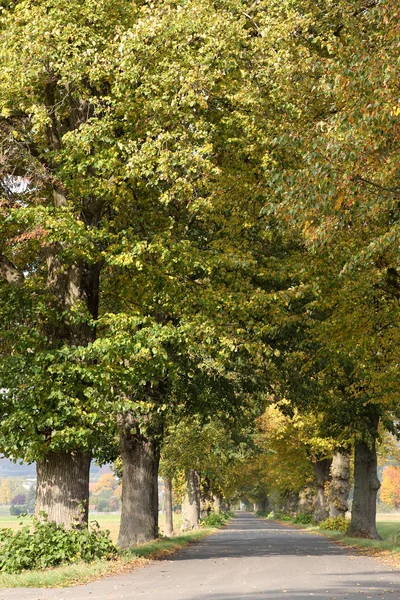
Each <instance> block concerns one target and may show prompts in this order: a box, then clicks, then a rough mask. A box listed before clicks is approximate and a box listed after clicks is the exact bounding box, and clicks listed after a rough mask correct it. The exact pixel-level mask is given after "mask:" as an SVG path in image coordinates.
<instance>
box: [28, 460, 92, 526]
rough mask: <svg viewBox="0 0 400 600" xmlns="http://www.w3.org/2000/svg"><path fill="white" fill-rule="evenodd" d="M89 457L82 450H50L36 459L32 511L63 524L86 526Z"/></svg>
mask: <svg viewBox="0 0 400 600" xmlns="http://www.w3.org/2000/svg"><path fill="white" fill-rule="evenodd" d="M90 461H91V457H90V454H85V453H84V452H71V453H56V452H50V453H49V454H47V455H46V456H45V457H44V458H42V459H41V460H38V461H37V463H36V470H37V486H36V506H35V514H36V515H37V516H40V513H41V512H44V513H46V515H47V517H48V519H49V521H55V522H56V523H58V524H60V525H64V526H65V527H66V528H70V527H72V526H74V525H78V526H87V522H88V505H89V468H90Z"/></svg>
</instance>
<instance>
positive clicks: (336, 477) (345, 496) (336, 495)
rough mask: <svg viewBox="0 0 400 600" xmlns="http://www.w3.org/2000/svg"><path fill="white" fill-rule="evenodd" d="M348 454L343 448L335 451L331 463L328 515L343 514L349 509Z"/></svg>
mask: <svg viewBox="0 0 400 600" xmlns="http://www.w3.org/2000/svg"><path fill="white" fill-rule="evenodd" d="M349 493H350V454H349V452H346V451H345V450H339V451H337V452H335V454H334V455H333V459H332V465H331V481H330V484H329V490H328V502H329V516H330V517H339V516H343V517H344V516H345V514H346V512H347V511H348V509H349V505H348V500H349Z"/></svg>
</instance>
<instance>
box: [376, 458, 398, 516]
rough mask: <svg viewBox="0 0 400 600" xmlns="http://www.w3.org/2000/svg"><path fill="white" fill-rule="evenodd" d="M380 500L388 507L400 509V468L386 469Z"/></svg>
mask: <svg viewBox="0 0 400 600" xmlns="http://www.w3.org/2000/svg"><path fill="white" fill-rule="evenodd" d="M380 498H381V501H382V502H384V503H385V504H387V505H388V506H393V507H394V508H400V467H385V468H384V470H383V476H382V486H381V489H380Z"/></svg>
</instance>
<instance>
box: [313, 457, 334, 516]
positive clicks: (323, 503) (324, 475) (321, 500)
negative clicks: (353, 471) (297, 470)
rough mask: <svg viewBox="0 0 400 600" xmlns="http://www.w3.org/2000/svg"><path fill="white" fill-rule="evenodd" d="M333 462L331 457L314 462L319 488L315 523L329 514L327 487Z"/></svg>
mask: <svg viewBox="0 0 400 600" xmlns="http://www.w3.org/2000/svg"><path fill="white" fill-rule="evenodd" d="M331 463H332V459H331V458H324V459H322V460H317V461H315V462H313V467H314V473H315V480H316V488H317V489H316V496H315V503H314V513H313V519H314V521H315V523H320V522H321V521H324V520H325V519H327V518H328V516H329V512H328V509H327V498H326V489H327V484H328V482H329V478H330V468H331Z"/></svg>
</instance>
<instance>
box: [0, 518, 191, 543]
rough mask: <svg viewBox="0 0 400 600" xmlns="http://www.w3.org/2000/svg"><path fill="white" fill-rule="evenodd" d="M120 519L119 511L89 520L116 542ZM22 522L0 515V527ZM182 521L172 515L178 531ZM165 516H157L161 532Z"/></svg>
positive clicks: (14, 525)
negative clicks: (104, 530)
mask: <svg viewBox="0 0 400 600" xmlns="http://www.w3.org/2000/svg"><path fill="white" fill-rule="evenodd" d="M120 519H121V515H120V513H118V514H107V513H104V514H90V515H89V521H97V523H98V524H99V525H100V528H101V529H109V531H110V535H111V539H112V540H113V542H116V541H117V539H118V531H119V522H120ZM21 521H22V522H24V519H22V520H21V519H19V518H18V517H11V516H10V515H0V528H3V527H10V528H11V529H18V527H19V526H20V525H19V523H20V522H21ZM181 522H182V517H181V515H180V514H176V515H174V527H175V529H176V530H177V531H178V532H179V527H180V524H181ZM164 523H165V517H164V515H163V514H160V516H159V527H160V532H161V534H163V533H164Z"/></svg>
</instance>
